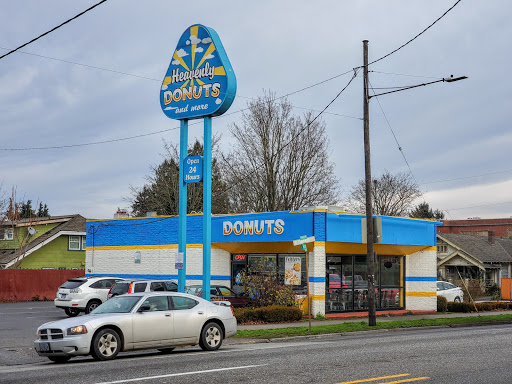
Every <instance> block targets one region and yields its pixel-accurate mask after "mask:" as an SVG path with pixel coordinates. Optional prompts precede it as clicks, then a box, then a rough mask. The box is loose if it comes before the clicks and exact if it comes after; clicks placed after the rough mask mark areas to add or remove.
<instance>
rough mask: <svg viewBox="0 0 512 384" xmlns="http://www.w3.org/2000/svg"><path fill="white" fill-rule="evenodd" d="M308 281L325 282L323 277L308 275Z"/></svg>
mask: <svg viewBox="0 0 512 384" xmlns="http://www.w3.org/2000/svg"><path fill="white" fill-rule="evenodd" d="M309 282H310V283H325V277H324V276H322V277H316V276H309Z"/></svg>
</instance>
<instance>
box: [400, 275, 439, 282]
mask: <svg viewBox="0 0 512 384" xmlns="http://www.w3.org/2000/svg"><path fill="white" fill-rule="evenodd" d="M405 281H437V277H435V276H434V277H431V276H406V277H405Z"/></svg>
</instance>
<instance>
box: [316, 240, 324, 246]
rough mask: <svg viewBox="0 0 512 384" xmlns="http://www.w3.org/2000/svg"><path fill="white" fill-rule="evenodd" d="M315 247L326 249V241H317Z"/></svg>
mask: <svg viewBox="0 0 512 384" xmlns="http://www.w3.org/2000/svg"><path fill="white" fill-rule="evenodd" d="M313 247H325V241H315V242H314V245H313Z"/></svg>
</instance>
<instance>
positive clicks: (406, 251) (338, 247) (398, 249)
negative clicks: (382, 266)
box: [325, 241, 436, 256]
mask: <svg viewBox="0 0 512 384" xmlns="http://www.w3.org/2000/svg"><path fill="white" fill-rule="evenodd" d="M373 247H374V250H375V252H377V254H378V255H390V256H391V255H411V254H413V253H415V252H419V251H435V250H436V247H431V246H427V247H426V246H424V245H392V244H374V246H373ZM325 252H326V253H339V254H344V253H345V254H347V253H348V254H350V253H352V254H356V255H365V254H366V244H363V243H337V242H331V241H329V242H327V243H326V246H325Z"/></svg>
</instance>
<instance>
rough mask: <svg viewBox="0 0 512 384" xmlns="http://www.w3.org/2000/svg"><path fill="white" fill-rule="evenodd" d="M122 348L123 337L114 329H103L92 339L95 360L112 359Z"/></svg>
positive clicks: (92, 351)
mask: <svg viewBox="0 0 512 384" xmlns="http://www.w3.org/2000/svg"><path fill="white" fill-rule="evenodd" d="M120 349H121V338H120V337H119V334H118V333H117V332H116V331H114V330H113V329H110V328H105V329H102V330H101V331H99V332H98V333H96V335H94V337H93V339H92V348H91V353H92V357H93V358H94V359H95V360H112V359H113V358H115V357H116V356H117V354H118V353H119V350H120Z"/></svg>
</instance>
